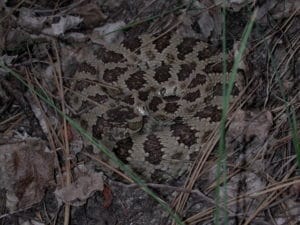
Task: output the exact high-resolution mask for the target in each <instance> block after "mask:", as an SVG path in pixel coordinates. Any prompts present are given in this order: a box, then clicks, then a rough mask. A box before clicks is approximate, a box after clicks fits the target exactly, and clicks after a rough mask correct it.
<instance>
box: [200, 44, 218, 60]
mask: <svg viewBox="0 0 300 225" xmlns="http://www.w3.org/2000/svg"><path fill="white" fill-rule="evenodd" d="M217 52H218V48H217V47H214V46H209V47H208V48H205V49H203V50H201V51H199V52H198V54H197V58H198V59H199V60H200V61H202V60H206V59H208V58H210V57H211V56H212V55H215V54H217Z"/></svg>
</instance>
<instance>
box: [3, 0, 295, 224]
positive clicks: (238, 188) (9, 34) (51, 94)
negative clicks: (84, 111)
mask: <svg viewBox="0 0 300 225" xmlns="http://www.w3.org/2000/svg"><path fill="white" fill-rule="evenodd" d="M224 2H226V4H225V3H224ZM223 9H226V21H225V22H223V19H224V17H223V14H222V12H223V11H222V10H223ZM299 15H300V2H299V1H295V0H286V1H280V0H248V1H247V0H228V1H222V0H204V1H200V0H198V1H197V0H182V1H179V0H169V1H164V0H153V1H145V0H136V1H126V0H73V1H72V0H63V1H58V0H54V1H44V0H35V1H30V0H13V1H1V0H0V221H1V223H0V224H1V225H12V224H20V225H29V224H32V225H43V224H65V225H66V224H72V225H75V224H78V225H81V224H89V225H121V224H122V225H125V224H126V225H159V224H160V225H167V224H173V225H175V224H189V225H192V224H232V225H233V224H234V225H246V224H255V225H267V224H272V225H283V224H288V225H292V224H299V221H300V177H299V168H300V167H299V166H300V144H299V143H300V140H299V130H300V127H299V121H300V114H299V106H300V96H299V93H300V92H299V89H300V51H299V47H300V40H299V38H300V35H299V34H300V26H299V24H300V17H299ZM253 18H254V19H255V22H254V24H253V29H252V30H251V33H250V36H249V40H248V41H247V43H246V49H245V51H244V53H243V57H242V59H241V63H240V65H239V69H238V72H239V73H240V74H242V75H243V79H244V80H243V82H244V88H243V90H242V91H241V93H240V95H239V97H238V99H237V100H236V101H235V103H234V104H232V110H231V111H230V113H229V115H228V120H227V121H228V122H230V123H228V124H227V129H226V131H227V132H226V138H225V141H226V160H227V161H226V168H225V169H226V171H227V173H226V174H227V179H226V182H224V180H221V181H220V180H216V177H217V176H218V172H217V171H218V159H219V158H220V157H221V154H220V153H219V152H218V143H219V142H218V141H219V135H218V134H219V130H218V132H217V133H216V135H209V136H210V138H207V143H208V144H207V145H206V146H205V148H203V149H201V150H200V153H199V155H197V156H196V157H194V159H193V161H191V165H192V166H191V168H190V169H189V171H186V172H185V173H184V174H183V175H181V176H178V177H176V178H174V179H171V180H167V181H157V180H149V179H147V183H146V186H147V187H148V188H149V190H151V191H152V193H155V196H156V197H153V196H150V195H149V193H147V190H146V191H145V188H140V187H139V185H137V184H134V183H132V179H131V178H130V177H128V176H127V175H126V174H124V173H123V172H122V171H120V170H118V169H116V170H118V171H115V170H113V169H112V168H111V167H109V166H108V167H107V166H105V165H106V164H105V163H106V161H105V160H102V159H101V158H100V157H99V154H95V153H94V152H93V151H91V150H90V149H88V148H84V147H83V146H84V142H83V140H82V139H83V138H82V137H81V136H80V135H79V134H78V132H76V131H75V130H76V128H74V126H73V124H72V122H70V121H69V120H68V119H66V118H64V117H63V116H62V115H70V116H71V117H72V116H74V113H73V112H72V110H70V109H69V107H68V106H67V104H65V102H64V100H63V99H64V98H63V96H64V94H65V93H66V92H67V88H68V85H67V83H68V77H69V76H68V75H69V74H72V73H74V70H76V66H75V65H74V62H73V61H71V60H69V59H70V57H69V56H75V57H76V56H77V55H78V54H80V51H79V49H80V48H81V47H82V46H85V45H86V44H88V43H91V42H93V43H98V44H99V43H101V44H103V43H109V44H118V43H120V42H122V41H124V40H133V38H135V37H139V36H140V35H143V34H145V33H147V34H154V35H161V34H164V33H168V32H169V33H179V34H184V35H185V36H190V37H194V38H197V39H199V40H201V41H204V42H207V43H209V44H210V45H212V46H214V47H216V48H218V49H219V50H220V51H221V49H222V41H223V40H224V36H223V30H224V28H225V30H226V46H227V47H226V49H227V50H229V51H231V50H232V51H231V52H233V55H235V56H236V55H237V54H238V53H237V52H238V49H239V47H240V46H241V43H242V39H243V37H244V35H243V33H244V30H245V27H247V25H248V24H249V23H250V22H251V20H252V19H253ZM74 68H75V69H74ZM53 105H56V107H57V108H58V109H59V111H57V110H54V108H53ZM60 112H62V113H60ZM124 149H125V147H124ZM121 159H122V157H121ZM104 164H105V165H104ZM137 173H139V171H137ZM157 176H159V175H157ZM142 178H143V177H142ZM158 180H159V179H158ZM218 190H219V192H218V193H219V195H218V194H216V193H217V191H218ZM224 196H226V198H224ZM218 198H221V199H222V200H221V203H220V201H219V203H218ZM224 199H227V205H225V204H222V202H223V201H224ZM159 202H160V203H159ZM161 202H163V203H161ZM166 206H168V207H169V210H172V212H176V213H177V215H178V218H179V219H178V220H177V222H175V220H174V217H172V213H171V214H170V213H169V212H168V209H166ZM224 208H225V209H224ZM216 212H219V213H220V214H219V215H220V218H219V219H216V215H217V213H216ZM218 221H219V223H217V222H218Z"/></svg>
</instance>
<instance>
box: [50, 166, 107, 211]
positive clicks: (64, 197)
mask: <svg viewBox="0 0 300 225" xmlns="http://www.w3.org/2000/svg"><path fill="white" fill-rule="evenodd" d="M77 169H78V171H77V172H76V171H75V173H77V175H78V177H77V178H76V180H75V181H74V182H73V183H71V184H70V185H68V186H65V187H63V188H60V189H56V190H55V192H54V193H55V195H56V198H57V200H58V201H63V202H64V203H68V204H70V205H73V206H81V205H83V204H85V202H86V200H87V199H88V198H89V197H90V196H91V195H93V194H94V192H95V191H102V190H103V179H102V173H95V172H91V171H87V169H86V168H85V167H81V168H80V169H79V167H78V168H77ZM79 173H81V174H79Z"/></svg>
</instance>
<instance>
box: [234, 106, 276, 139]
mask: <svg viewBox="0 0 300 225" xmlns="http://www.w3.org/2000/svg"><path fill="white" fill-rule="evenodd" d="M272 124H273V117H272V114H271V112H270V111H264V112H250V111H243V110H238V111H237V112H236V113H235V115H234V117H233V119H232V122H231V124H230V126H229V129H228V138H229V139H230V140H236V141H239V142H242V141H243V140H245V141H246V142H248V141H250V140H252V139H254V138H255V139H256V140H258V142H259V143H262V142H264V141H265V140H266V138H267V137H268V134H269V130H270V128H271V126H272Z"/></svg>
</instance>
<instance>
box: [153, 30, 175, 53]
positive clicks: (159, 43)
mask: <svg viewBox="0 0 300 225" xmlns="http://www.w3.org/2000/svg"><path fill="white" fill-rule="evenodd" d="M170 39H171V34H170V33H168V34H166V35H164V36H163V37H160V38H159V39H157V40H155V41H153V44H154V45H155V48H156V50H157V51H158V52H162V51H163V50H164V49H165V48H166V47H168V46H169V45H170Z"/></svg>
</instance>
